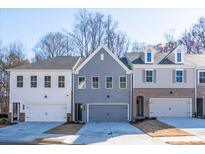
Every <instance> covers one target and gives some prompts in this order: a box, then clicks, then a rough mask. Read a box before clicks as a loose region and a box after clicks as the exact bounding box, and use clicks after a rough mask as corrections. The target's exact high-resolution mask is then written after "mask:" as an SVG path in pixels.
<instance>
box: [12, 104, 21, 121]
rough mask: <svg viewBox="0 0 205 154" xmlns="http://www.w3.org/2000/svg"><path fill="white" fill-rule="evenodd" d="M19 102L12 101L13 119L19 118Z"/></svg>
mask: <svg viewBox="0 0 205 154" xmlns="http://www.w3.org/2000/svg"><path fill="white" fill-rule="evenodd" d="M19 113H20V103H13V121H18V120H19Z"/></svg>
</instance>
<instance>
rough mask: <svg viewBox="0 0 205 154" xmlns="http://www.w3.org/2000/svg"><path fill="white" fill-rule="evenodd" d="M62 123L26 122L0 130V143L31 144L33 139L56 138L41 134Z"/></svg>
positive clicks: (52, 135)
mask: <svg viewBox="0 0 205 154" xmlns="http://www.w3.org/2000/svg"><path fill="white" fill-rule="evenodd" d="M60 124H62V123H53V122H43V123H42V122H26V123H19V124H15V125H11V126H8V127H4V128H0V142H2V143H4V142H12V143H15V142H18V143H19V142H31V141H32V140H33V139H35V138H42V137H56V136H59V135H54V134H43V132H45V131H46V130H48V129H51V128H53V127H56V126H58V125H60Z"/></svg>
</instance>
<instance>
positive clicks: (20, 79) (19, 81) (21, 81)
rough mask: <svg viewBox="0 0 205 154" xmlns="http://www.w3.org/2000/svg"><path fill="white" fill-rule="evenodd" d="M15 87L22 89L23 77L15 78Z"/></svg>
mask: <svg viewBox="0 0 205 154" xmlns="http://www.w3.org/2000/svg"><path fill="white" fill-rule="evenodd" d="M17 87H21V88H22V87H23V76H17Z"/></svg>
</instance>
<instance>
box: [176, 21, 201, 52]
mask: <svg viewBox="0 0 205 154" xmlns="http://www.w3.org/2000/svg"><path fill="white" fill-rule="evenodd" d="M178 42H179V44H183V45H185V46H186V47H187V52H188V53H203V52H204V51H205V17H201V18H199V20H198V22H197V23H196V24H194V25H193V26H192V27H191V28H190V30H185V32H184V34H183V35H182V36H181V38H180V39H179V40H178Z"/></svg>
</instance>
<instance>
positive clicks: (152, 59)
mask: <svg viewBox="0 0 205 154" xmlns="http://www.w3.org/2000/svg"><path fill="white" fill-rule="evenodd" d="M148 53H151V61H150V62H149V61H147V54H148ZM153 61H154V58H153V52H152V51H146V52H145V63H148V64H151V63H153Z"/></svg>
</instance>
